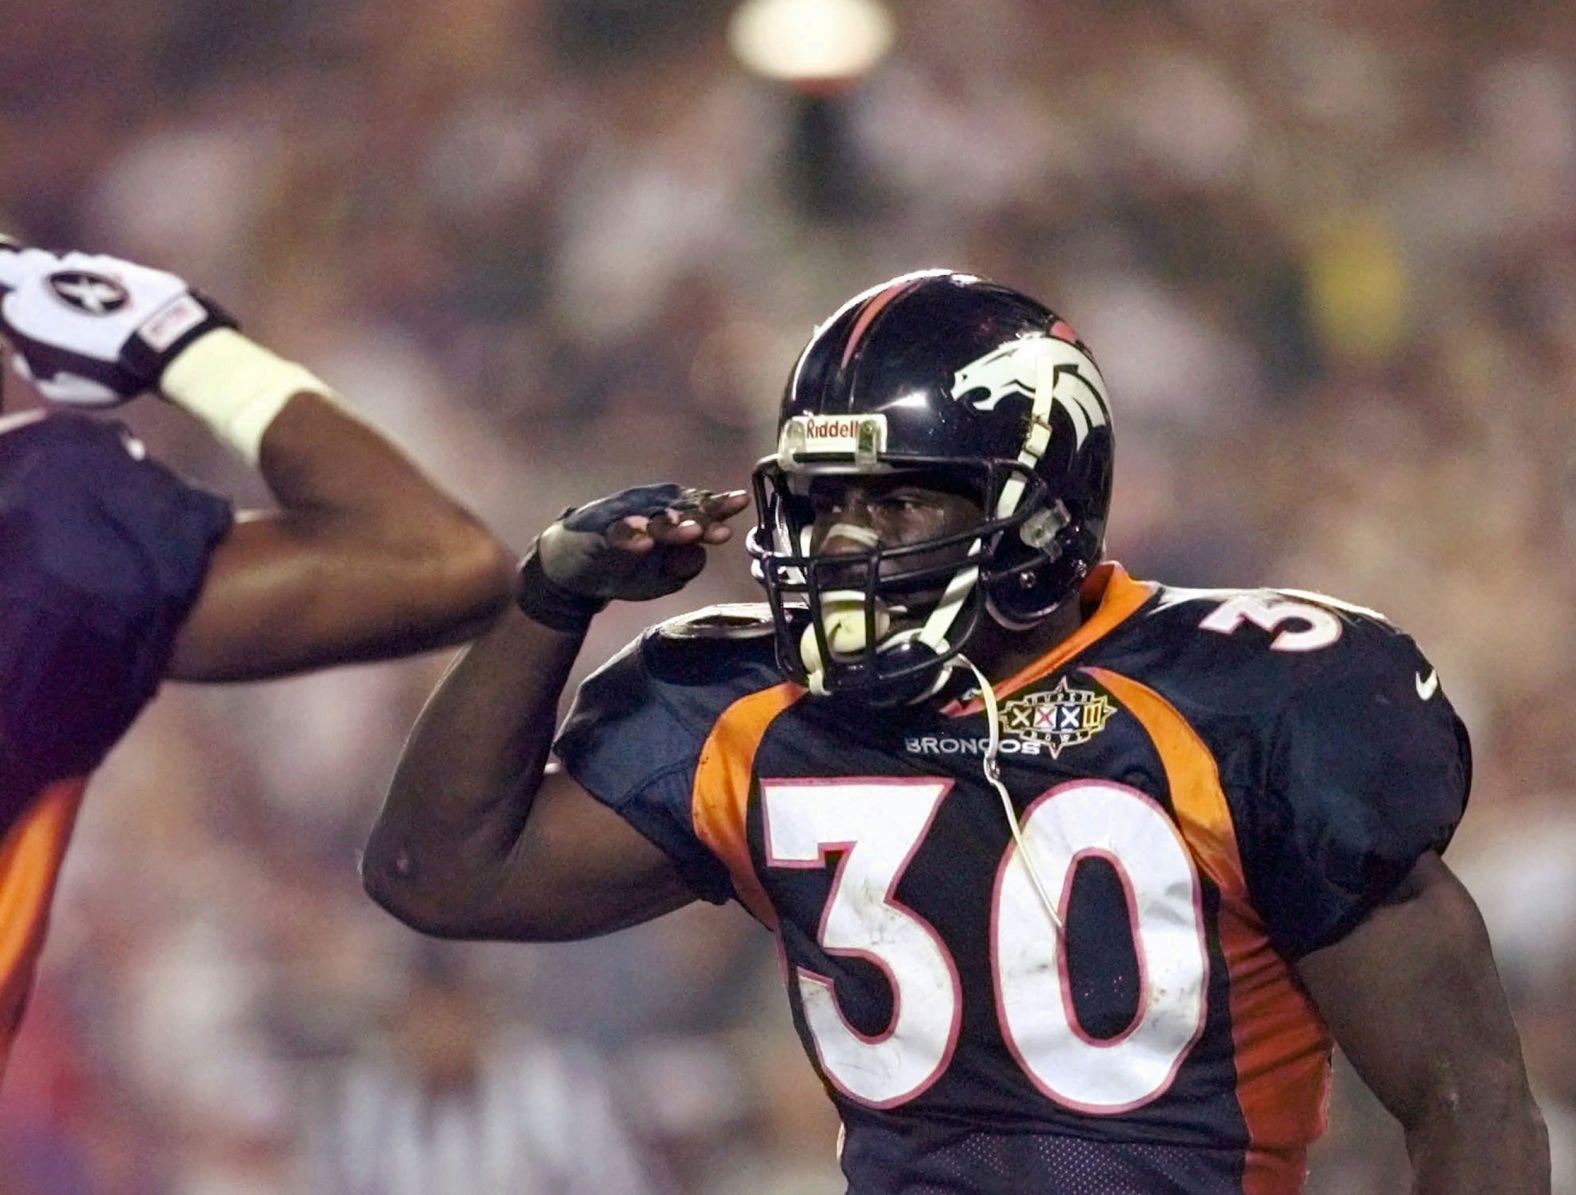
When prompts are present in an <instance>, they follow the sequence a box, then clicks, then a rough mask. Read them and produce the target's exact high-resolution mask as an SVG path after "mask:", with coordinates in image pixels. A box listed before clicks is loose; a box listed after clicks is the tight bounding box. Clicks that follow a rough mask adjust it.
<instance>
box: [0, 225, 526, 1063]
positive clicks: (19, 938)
mask: <svg viewBox="0 0 1576 1195" xmlns="http://www.w3.org/2000/svg"><path fill="white" fill-rule="evenodd" d="M0 336H3V337H4V339H5V341H6V342H8V343H9V345H10V347H11V350H12V353H13V363H14V365H15V367H16V370H17V372H19V373H21V374H22V375H23V376H24V377H27V378H28V379H30V380H31V381H32V382H33V384H34V386H35V388H36V389H37V390H38V391H39V392H40V394H41V395H42V396H43V397H44V398H45V399H46V400H49V401H50V402H51V403H53V404H55V405H56V406H58V407H59V408H62V409H60V410H57V411H54V412H52V413H45V412H44V411H33V412H28V413H23V414H15V415H12V416H10V417H9V418H5V419H0V1072H3V1070H4V1063H5V1058H6V1054H7V1052H8V1047H9V1044H10V1042H11V1040H12V1036H13V1034H14V1032H15V1030H16V1027H17V1024H18V1022H19V1020H20V1018H21V1015H22V1010H23V1005H24V1003H25V1001H26V997H27V993H28V989H29V986H30V984H31V980H32V976H33V973H34V967H35V963H36V960H37V958H38V954H39V950H40V948H41V946H42V944H43V938H44V931H45V922H46V919H47V917H48V910H49V905H50V900H51V897H52V894H53V891H54V887H55V881H56V877H57V875H58V872H59V868H60V864H61V858H62V855H63V853H64V851H65V849H66V845H67V842H68V840H69V838H70V836H71V831H72V825H73V823H74V821H75V818H76V815H77V810H78V808H79V805H80V803H81V800H82V794H83V788H84V785H85V783H86V779H87V776H88V774H89V773H91V772H92V771H93V770H94V768H96V767H97V766H98V764H99V762H100V761H101V760H102V759H103V758H104V755H105V753H106V752H107V751H108V750H109V749H110V747H111V746H113V745H114V743H115V741H116V740H117V739H119V738H120V736H121V735H122V734H123V733H124V732H125V730H126V729H127V727H128V726H130V725H131V723H132V721H133V720H134V719H135V718H136V717H137V715H138V713H139V712H140V711H141V710H142V708H143V706H144V705H146V704H147V702H148V701H149V699H150V698H151V697H152V696H153V694H154V691H155V690H156V689H157V687H158V685H159V682H160V681H161V680H162V679H164V678H166V677H173V678H176V679H181V680H199V681H234V680H255V679H259V678H262V677H270V676H278V675H282V674H284V673H288V672H295V671H298V670H301V669H305V668H314V667H323V666H326V665H330V664H339V663H346V662H349V661H354V660H373V659H381V658H386V657H391V656H396V655H403V654H406V653H410V652H416V651H422V650H425V649H428V648H434V647H439V646H442V645H445V644H449V643H454V642H458V641H459V640H461V639H462V638H464V637H467V636H469V635H472V634H474V633H476V632H477V631H480V630H482V629H484V628H485V627H486V626H487V625H488V624H489V623H490V622H491V621H492V619H493V618H494V617H495V616H496V614H497V612H498V611H499V610H500V609H501V608H502V607H503V606H504V605H505V604H506V603H507V597H508V594H509V592H510V589H511V588H512V584H513V578H512V573H513V567H512V564H510V562H509V560H508V557H507V556H506V554H505V553H504V552H503V551H502V549H501V547H500V546H499V544H498V543H497V542H496V541H495V540H494V539H493V537H492V536H491V535H490V534H489V533H488V532H487V531H486V530H484V529H483V528H482V527H481V526H480V524H478V523H477V522H476V520H475V519H473V518H472V517H471V516H470V515H469V514H468V513H467V512H466V511H465V510H464V509H462V508H461V507H460V506H459V505H457V504H456V503H455V502H454V501H453V500H452V499H450V498H449V497H448V496H446V495H445V494H444V493H442V492H441V491H440V490H438V489H437V488H436V487H435V486H434V485H433V484H432V482H430V481H429V480H428V479H427V478H425V477H424V476H423V475H422V474H421V473H420V472H419V471H418V470H417V469H416V468H415V467H414V466H413V465H412V464H411V462H410V461H408V460H407V459H406V458H405V457H404V456H403V455H401V453H400V452H399V451H398V450H397V449H395V448H394V447H393V446H392V445H391V444H389V443H388V442H387V441H386V440H384V439H383V437H382V436H380V435H379V434H378V433H377V432H376V431H374V430H373V429H372V428H370V427H368V426H367V425H366V424H365V423H362V422H361V421H359V420H358V419H356V418H355V417H353V416H352V415H350V414H349V413H347V412H346V410H345V409H343V408H342V407H341V406H340V405H339V404H338V403H337V402H335V401H334V400H333V398H332V392H331V391H330V390H329V389H328V387H326V386H325V385H324V384H323V383H322V382H320V381H319V380H318V379H317V378H315V377H314V376H313V375H312V374H311V373H309V372H308V371H307V370H306V369H304V368H302V367H301V366H299V365H296V364H293V363H291V362H288V361H285V360H283V359H281V358H279V357H277V356H275V355H274V354H272V353H270V352H269V351H268V350H267V349H264V348H262V347H261V346H259V345H258V344H256V343H254V342H253V341H251V340H249V339H248V338H246V337H245V336H243V335H242V334H241V333H240V332H239V331H237V330H236V329H235V327H234V321H233V320H231V319H230V318H229V317H228V316H227V315H225V314H224V312H222V311H221V310H220V309H219V308H218V307H216V306H214V305H213V304H212V303H211V302H209V301H207V300H206V299H204V298H202V297H201V296H200V295H198V294H195V293H194V292H193V291H192V290H191V289H190V288H189V287H188V286H187V285H186V284H185V283H184V282H183V281H181V280H180V279H179V278H177V277H175V276H174V275H172V274H167V273H164V272H162V271H158V270H151V269H147V268H144V267H142V266H139V265H134V264H132V263H130V262H125V261H120V260H117V259H115V258H111V257H102V256H89V255H86V254H80V253H69V254H66V255H65V256H64V257H57V256H56V255H55V254H52V253H46V252H44V251H42V250H39V249H24V248H21V247H19V246H17V245H15V244H14V243H11V242H5V243H4V244H0ZM150 390H157V391H158V392H159V393H161V394H162V395H163V396H164V397H165V398H167V399H168V400H169V401H171V402H172V403H174V404H176V405H177V406H180V407H183V408H185V409H186V410H188V411H190V412H191V413H192V414H194V415H196V416H197V417H198V418H200V419H202V420H203V421H204V422H205V423H206V424H207V425H208V426H209V427H210V428H211V429H212V430H213V432H214V433H215V435H217V436H219V437H220V438H221V439H222V440H223V441H225V442H226V443H228V444H229V445H231V446H232V447H233V448H234V449H235V450H236V451H238V452H239V453H240V454H241V455H242V456H243V457H244V458H245V459H247V460H248V461H250V462H252V463H253V464H254V465H256V466H257V467H258V468H259V469H260V471H261V473H262V476H263V479H264V480H265V481H266V482H267V484H268V486H269V488H270V489H271V490H272V491H273V494H274V496H275V498H276V499H277V500H278V503H279V508H280V509H279V510H278V511H277V512H275V513H271V514H252V513H248V514H242V515H239V516H236V515H234V514H233V513H232V511H231V508H230V505H229V504H228V503H227V502H226V501H224V500H223V499H221V498H219V497H217V496H215V495H213V494H210V493H207V492H205V491H203V490H200V489H197V488H195V487H194V486H191V485H188V484H186V483H185V482H183V481H182V480H181V479H179V478H178V477H176V476H175V475H174V474H173V473H172V472H170V471H169V470H168V469H166V468H165V467H164V466H162V465H160V464H159V463H158V462H156V461H154V460H152V459H151V458H149V457H148V455H147V453H146V451H145V450H144V448H143V446H142V445H141V443H139V442H138V441H137V440H136V439H134V438H133V437H132V436H131V434H130V433H129V432H128V431H127V430H126V428H125V427H124V426H123V425H121V424H119V423H115V422H111V421H107V420H100V419H97V418H95V417H93V416H89V415H85V414H81V413H79V412H77V411H73V410H69V409H65V408H71V407H105V406H112V405H115V404H117V403H120V402H123V401H125V400H127V399H129V398H131V397H133V396H135V395H137V394H140V393H142V392H143V391H150Z"/></svg>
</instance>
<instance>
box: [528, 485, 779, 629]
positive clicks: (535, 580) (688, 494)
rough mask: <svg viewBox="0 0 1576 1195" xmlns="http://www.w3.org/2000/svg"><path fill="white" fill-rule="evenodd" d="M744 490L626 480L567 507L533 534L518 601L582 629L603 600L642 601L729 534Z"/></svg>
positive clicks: (676, 586)
mask: <svg viewBox="0 0 1576 1195" xmlns="http://www.w3.org/2000/svg"><path fill="white" fill-rule="evenodd" d="M748 505H749V494H748V493H747V492H746V491H744V490H729V491H727V492H724V493H713V492H712V491H710V490H701V489H693V488H688V487H685V486H680V485H676V484H674V483H672V482H667V483H664V484H661V485H643V486H634V487H632V488H630V489H627V490H621V491H619V492H618V493H617V494H613V495H610V496H609V497H606V498H602V499H599V500H598V501H596V502H592V503H589V504H587V505H585V506H581V507H578V508H577V509H574V510H571V511H569V512H568V513H566V514H565V515H564V517H563V518H561V519H559V520H558V521H557V522H556V523H554V524H553V525H552V526H551V527H549V528H548V529H547V530H546V531H544V532H542V534H541V535H540V536H538V537H537V541H536V544H535V546H534V547H533V548H532V550H531V553H530V555H528V556H527V557H526V560H525V564H524V566H523V567H522V569H521V592H520V605H521V607H522V608H523V609H524V610H525V612H526V613H527V614H529V615H531V616H532V617H533V618H536V619H537V620H538V621H539V622H543V623H545V624H546V625H548V626H551V627H554V628H556V629H558V630H565V631H571V630H583V629H584V627H585V625H586V624H587V623H588V622H589V621H590V619H591V616H592V615H593V614H595V613H596V612H597V611H598V610H600V609H602V607H603V606H605V605H606V604H607V603H608V602H609V601H612V600H614V599H617V600H620V601H634V602H642V601H648V600H650V599H652V598H659V597H665V596H666V595H668V594H670V593H676V592H678V591H679V590H680V589H682V588H683V587H684V586H685V585H686V584H687V583H688V582H689V581H690V580H691V579H692V578H694V577H695V576H696V574H698V573H699V572H700V571H701V569H703V568H704V567H705V566H706V546H707V545H713V544H720V543H725V542H726V541H727V540H728V539H729V538H731V536H732V535H733V531H732V529H731V528H730V527H729V526H728V525H727V520H728V519H730V518H732V517H733V516H734V515H736V514H738V513H739V512H740V511H741V510H743V509H744V508H745V507H746V506H748Z"/></svg>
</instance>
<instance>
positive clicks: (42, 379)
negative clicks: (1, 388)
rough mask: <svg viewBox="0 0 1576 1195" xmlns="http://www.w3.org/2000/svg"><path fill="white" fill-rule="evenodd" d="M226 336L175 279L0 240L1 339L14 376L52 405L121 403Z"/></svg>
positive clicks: (117, 262) (221, 322)
mask: <svg viewBox="0 0 1576 1195" xmlns="http://www.w3.org/2000/svg"><path fill="white" fill-rule="evenodd" d="M234 326H235V320H234V319H232V318H231V317H230V315H229V314H228V313H227V312H225V311H224V310H223V309H222V308H220V307H218V306H216V305H215V304H214V303H212V302H211V301H209V300H208V299H205V298H203V297H202V296H201V295H199V294H197V293H195V292H194V291H193V290H192V289H191V288H190V287H189V286H187V285H186V283H185V282H184V281H182V280H181V279H180V278H178V277H176V276H175V275H174V274H170V273H166V272H165V271H163V270H154V269H150V268H149V267H147V266H140V265H137V264H135V263H133V262H129V261H122V260H121V259H120V258H118V257H108V256H105V255H103V254H89V253H67V254H65V255H64V256H59V255H56V254H54V253H49V252H46V251H45V250H43V249H30V248H26V247H24V246H22V245H19V244H17V243H16V242H15V241H12V240H10V239H8V238H3V237H0V337H3V338H4V339H5V340H6V341H8V342H9V343H10V345H11V348H12V350H13V355H12V366H13V368H15V370H16V372H17V373H19V374H21V375H22V377H23V378H25V379H27V380H28V381H29V382H31V383H32V384H33V386H34V387H35V388H36V389H37V390H38V392H39V393H40V394H41V395H43V397H44V398H46V399H48V400H49V401H51V402H58V403H66V404H69V405H72V406H79V407H111V406H115V405H117V404H119V403H123V402H125V401H126V400H127V399H130V398H135V397H136V396H137V395H139V394H141V393H143V392H144V391H147V390H152V389H155V388H156V387H157V386H158V384H159V378H160V377H161V376H162V375H163V373H164V369H165V367H166V366H167V365H169V363H170V362H171V361H172V360H174V359H175V357H176V356H177V355H178V354H180V353H181V352H182V351H183V350H184V349H186V347H187V346H188V345H190V344H191V343H192V342H193V341H194V340H196V339H197V338H198V337H200V336H203V335H205V334H207V333H208V332H211V331H213V330H214V329H215V328H226V327H234Z"/></svg>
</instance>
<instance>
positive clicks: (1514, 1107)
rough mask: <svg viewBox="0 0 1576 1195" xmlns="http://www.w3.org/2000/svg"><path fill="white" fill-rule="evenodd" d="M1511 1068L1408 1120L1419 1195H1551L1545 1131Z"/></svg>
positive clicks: (1480, 1079)
mask: <svg viewBox="0 0 1576 1195" xmlns="http://www.w3.org/2000/svg"><path fill="white" fill-rule="evenodd" d="M1513 1069H1514V1073H1507V1074H1506V1075H1504V1076H1503V1077H1501V1078H1494V1077H1491V1076H1479V1077H1477V1078H1475V1079H1473V1080H1470V1081H1467V1082H1465V1083H1463V1084H1462V1085H1461V1089H1460V1090H1459V1091H1457V1092H1455V1093H1453V1094H1448V1095H1447V1094H1439V1095H1436V1096H1435V1097H1433V1098H1431V1099H1430V1100H1429V1101H1428V1103H1427V1106H1426V1107H1425V1108H1424V1109H1423V1110H1421V1111H1420V1112H1419V1114H1418V1115H1416V1116H1415V1117H1411V1118H1409V1120H1410V1123H1408V1124H1407V1125H1406V1146H1407V1152H1408V1153H1409V1154H1410V1156H1411V1159H1412V1173H1413V1183H1412V1190H1413V1192H1414V1195H1484V1193H1487V1192H1492V1193H1494V1195H1548V1192H1549V1183H1550V1177H1549V1138H1548V1132H1547V1130H1546V1129H1545V1127H1544V1124H1543V1117H1542V1115H1541V1114H1540V1113H1539V1112H1538V1107H1537V1104H1536V1103H1535V1102H1534V1101H1533V1099H1532V1095H1531V1093H1530V1092H1529V1091H1528V1090H1527V1087H1526V1083H1525V1081H1524V1080H1523V1079H1522V1078H1521V1076H1520V1067H1519V1066H1517V1067H1515V1068H1513Z"/></svg>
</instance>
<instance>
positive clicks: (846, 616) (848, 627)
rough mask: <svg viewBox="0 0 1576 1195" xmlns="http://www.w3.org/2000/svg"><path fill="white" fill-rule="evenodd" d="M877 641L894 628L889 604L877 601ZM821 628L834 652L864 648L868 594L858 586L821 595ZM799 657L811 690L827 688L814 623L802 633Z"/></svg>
mask: <svg viewBox="0 0 1576 1195" xmlns="http://www.w3.org/2000/svg"><path fill="white" fill-rule="evenodd" d="M875 624H876V625H875V632H876V642H877V643H880V642H881V640H883V639H885V638H886V636H887V633H888V632H889V631H891V629H892V613H891V611H890V609H888V607H887V604H886V603H885V602H883V601H880V600H877V602H876V605H875ZM821 629H822V630H823V631H825V632H826V646H827V647H828V648H829V649H830V650H831V652H832V655H833V656H834V657H836V656H845V657H846V656H853V655H857V654H858V653H859V652H862V651H864V650H865V647H866V645H867V642H866V639H865V595H864V594H863V593H861V592H859V591H858V590H856V589H844V590H829V591H827V592H826V593H824V594H822V595H821ZM799 658H800V659H801V660H802V661H803V662H804V667H805V671H806V672H807V673H808V674H809V678H810V691H811V692H812V693H817V694H824V693H825V692H826V662H825V661H824V660H822V659H821V644H820V641H819V639H818V638H817V637H816V633H815V626H814V625H813V624H812V625H811V626H807V627H805V629H804V634H803V635H801V636H800V637H799Z"/></svg>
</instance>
